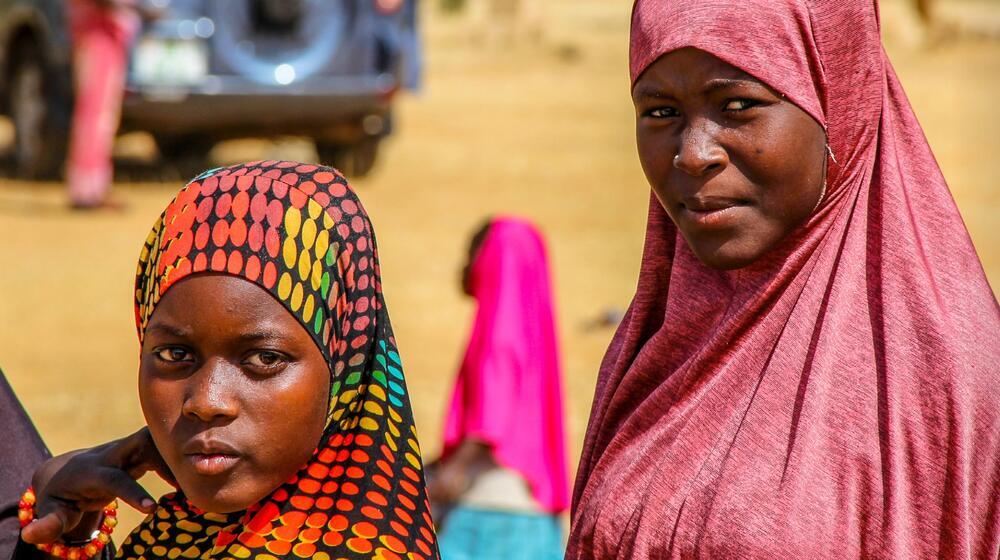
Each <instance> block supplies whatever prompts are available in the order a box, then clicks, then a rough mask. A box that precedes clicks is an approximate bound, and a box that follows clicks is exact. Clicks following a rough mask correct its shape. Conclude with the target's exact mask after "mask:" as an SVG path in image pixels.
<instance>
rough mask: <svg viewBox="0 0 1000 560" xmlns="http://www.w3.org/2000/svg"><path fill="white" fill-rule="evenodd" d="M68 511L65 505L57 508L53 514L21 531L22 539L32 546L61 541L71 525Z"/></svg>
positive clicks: (41, 518) (37, 520) (44, 516)
mask: <svg viewBox="0 0 1000 560" xmlns="http://www.w3.org/2000/svg"><path fill="white" fill-rule="evenodd" d="M67 509H68V508H67V506H65V505H60V506H57V507H56V509H55V510H54V511H52V512H51V513H49V514H47V515H43V516H42V517H39V518H38V519H36V520H34V521H32V522H31V524H30V525H28V526H26V527H25V528H23V529H21V539H23V540H24V542H26V543H30V544H47V543H51V542H55V541H57V540H59V538H60V537H62V536H63V533H65V532H66V530H67V528H68V525H69V519H68V517H69V512H68V511H67ZM77 516H79V513H78V514H77Z"/></svg>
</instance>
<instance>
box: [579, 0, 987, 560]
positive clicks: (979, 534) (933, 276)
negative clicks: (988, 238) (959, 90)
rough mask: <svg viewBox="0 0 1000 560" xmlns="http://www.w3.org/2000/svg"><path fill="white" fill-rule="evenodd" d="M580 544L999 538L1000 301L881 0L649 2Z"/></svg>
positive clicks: (652, 552) (815, 551)
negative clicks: (624, 237) (635, 157)
mask: <svg viewBox="0 0 1000 560" xmlns="http://www.w3.org/2000/svg"><path fill="white" fill-rule="evenodd" d="M630 64H631V77H632V84H633V85H632V96H633V100H634V103H635V107H636V119H637V121H636V137H637V141H638V150H639V159H640V161H641V164H642V167H643V169H644V171H645V174H646V177H647V179H648V180H649V183H650V186H651V187H652V194H653V197H652V199H651V204H650V210H649V222H648V226H647V235H646V245H645V250H644V255H643V261H642V266H641V270H640V273H639V283H638V289H637V292H636V295H635V299H634V300H633V302H632V305H631V308H630V310H629V312H628V314H627V316H626V317H625V319H624V321H623V322H622V325H621V327H620V328H619V330H618V333H617V334H616V336H615V338H614V340H613V342H612V344H611V347H610V349H609V351H608V354H607V356H606V358H605V360H604V363H603V364H602V367H601V374H600V378H599V380H598V384H597V390H596V395H595V398H594V408H593V411H592V416H591V420H590V427H589V430H588V434H587V438H586V443H585V448H584V452H583V456H582V460H581V464H580V468H579V476H578V478H577V484H576V488H575V493H574V514H573V527H572V532H571V537H570V543H569V550H568V554H567V558H570V559H585V558H586V559H590V558H599V559H610V558H619V559H626V558H627V559H653V558H655V559H658V560H660V559H669V558H695V557H703V558H737V557H738V558H838V559H843V558H987V557H989V558H992V557H995V556H996V554H997V550H998V548H1000V495H998V493H997V488H1000V393H998V391H997V389H996V388H997V387H998V386H1000V373H998V364H1000V337H998V336H997V333H998V332H1000V312H998V307H997V302H996V300H995V298H994V296H993V294H992V292H991V290H990V287H989V285H988V284H987V281H986V278H985V275H984V273H983V270H982V266H981V264H980V262H979V259H978V258H977V256H976V253H975V250H974V249H973V246H972V243H971V241H970V239H969V236H968V233H967V232H966V229H965V227H964V225H963V223H962V220H961V218H960V216H959V213H958V211H957V209H956V207H955V204H954V202H953V200H952V198H951V196H950V194H949V192H948V187H947V185H946V184H945V181H944V179H943V178H942V176H941V172H940V171H939V169H938V167H937V164H936V163H935V161H934V157H933V156H932V155H931V152H930V149H929V148H928V146H927V142H926V140H925V139H924V136H923V134H922V132H921V130H920V126H919V125H918V123H917V121H916V118H915V117H914V115H913V112H912V110H911V108H910V106H909V104H908V102H907V101H906V98H905V96H904V94H903V91H902V89H901V88H900V84H899V81H898V80H897V78H896V76H895V74H894V73H893V70H892V66H891V65H890V63H889V61H888V59H887V58H886V55H885V52H884V51H883V49H882V45H881V43H880V39H879V21H878V14H877V7H876V5H875V3H874V2H871V1H870V0H864V1H863V0H847V1H845V0H801V1H790V0H789V1H775V0H746V1H743V2H732V1H729V0H670V1H666V0H638V2H636V3H635V6H634V12H633V19H632V31H631V52H630Z"/></svg>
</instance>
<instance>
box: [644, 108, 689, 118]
mask: <svg viewBox="0 0 1000 560" xmlns="http://www.w3.org/2000/svg"><path fill="white" fill-rule="evenodd" d="M680 114H681V113H680V111H678V110H677V109H675V108H673V107H656V108H655V109H650V110H648V111H646V113H645V115H646V116H647V117H652V118H654V119H669V118H673V117H677V116H680Z"/></svg>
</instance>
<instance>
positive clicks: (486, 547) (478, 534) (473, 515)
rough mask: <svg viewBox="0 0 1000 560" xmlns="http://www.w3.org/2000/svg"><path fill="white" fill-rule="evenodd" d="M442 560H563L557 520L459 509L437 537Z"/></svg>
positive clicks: (483, 510) (522, 514)
mask: <svg viewBox="0 0 1000 560" xmlns="http://www.w3.org/2000/svg"><path fill="white" fill-rule="evenodd" d="M438 545H439V546H440V547H441V560H562V558H563V554H564V552H565V546H564V544H563V531H562V527H561V526H560V524H559V518H558V517H556V516H554V515H547V514H543V513H521V512H506V511H495V510H485V509H476V508H471V507H465V506H458V507H456V508H455V509H454V510H452V511H451V513H449V514H448V518H447V521H446V522H445V524H444V527H442V528H441V529H440V532H439V534H438Z"/></svg>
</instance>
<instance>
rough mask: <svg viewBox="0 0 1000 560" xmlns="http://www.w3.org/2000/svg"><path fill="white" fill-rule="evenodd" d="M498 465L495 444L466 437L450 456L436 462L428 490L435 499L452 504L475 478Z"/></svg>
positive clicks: (435, 500) (470, 485)
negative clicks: (494, 456)
mask: <svg viewBox="0 0 1000 560" xmlns="http://www.w3.org/2000/svg"><path fill="white" fill-rule="evenodd" d="M496 466H497V463H496V461H495V460H494V459H493V449H492V447H491V446H490V445H489V444H487V443H484V442H482V441H479V440H475V439H471V438H467V439H465V440H463V441H462V443H461V444H459V446H458V447H457V448H455V450H454V451H453V452H452V453H451V454H449V455H448V457H447V458H444V459H439V460H438V461H435V463H434V466H433V473H434V474H433V476H432V477H431V479H430V480H429V481H428V484H427V492H428V494H429V495H430V499H431V501H432V502H435V503H439V504H452V503H455V502H456V501H458V499H459V498H461V496H462V494H464V493H465V492H466V491H467V490H468V489H469V488H471V487H472V485H473V483H474V482H475V481H476V478H477V477H478V476H479V475H480V474H482V473H483V472H485V471H487V470H489V469H492V468H494V467H496Z"/></svg>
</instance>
